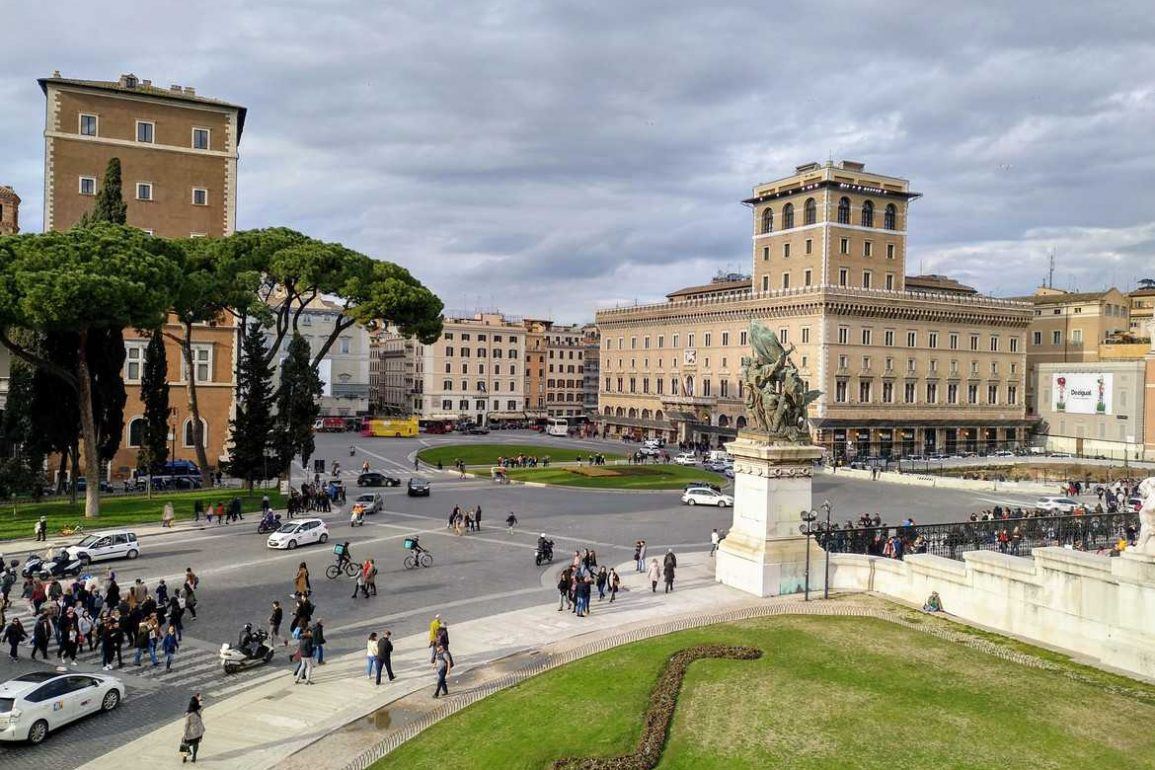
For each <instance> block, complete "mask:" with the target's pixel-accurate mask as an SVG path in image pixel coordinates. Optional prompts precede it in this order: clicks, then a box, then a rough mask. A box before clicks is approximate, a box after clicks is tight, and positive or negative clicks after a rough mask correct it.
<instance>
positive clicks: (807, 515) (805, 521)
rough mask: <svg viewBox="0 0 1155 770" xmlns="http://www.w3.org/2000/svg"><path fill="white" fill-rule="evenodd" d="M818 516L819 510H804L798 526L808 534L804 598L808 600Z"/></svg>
mask: <svg viewBox="0 0 1155 770" xmlns="http://www.w3.org/2000/svg"><path fill="white" fill-rule="evenodd" d="M817 518H818V513H817V512H815V511H803V512H802V524H800V525H799V526H798V531H799V532H801V533H802V534H804V535H806V584H805V588H804V594H803V599H802V600H803V601H807V602H808V601H810V536H811V535H813V534H815V533H816V532H817V530H816V529H815V528H814V522H815V520H816V519H817Z"/></svg>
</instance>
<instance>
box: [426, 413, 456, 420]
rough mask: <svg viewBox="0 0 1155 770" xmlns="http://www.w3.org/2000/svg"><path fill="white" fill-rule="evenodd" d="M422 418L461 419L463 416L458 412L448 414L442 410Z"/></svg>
mask: <svg viewBox="0 0 1155 770" xmlns="http://www.w3.org/2000/svg"><path fill="white" fill-rule="evenodd" d="M422 419H425V420H462V419H464V417H463V416H462V415H460V414H448V413H444V412H442V413H436V414H431V415H429V416H428V417H424V418H422Z"/></svg>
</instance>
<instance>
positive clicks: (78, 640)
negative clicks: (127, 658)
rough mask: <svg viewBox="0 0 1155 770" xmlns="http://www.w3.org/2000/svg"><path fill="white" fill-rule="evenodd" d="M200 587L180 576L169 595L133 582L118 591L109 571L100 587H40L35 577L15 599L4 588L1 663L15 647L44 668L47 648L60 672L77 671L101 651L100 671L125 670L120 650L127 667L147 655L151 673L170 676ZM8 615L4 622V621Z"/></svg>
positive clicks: (189, 574)
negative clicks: (19, 609)
mask: <svg viewBox="0 0 1155 770" xmlns="http://www.w3.org/2000/svg"><path fill="white" fill-rule="evenodd" d="M199 583H200V579H199V578H198V577H197V576H196V574H195V573H194V572H193V571H192V569H187V570H186V571H185V576H184V582H183V584H182V585H181V586H180V587H179V588H176V589H173V590H171V592H170V589H169V586H168V585H166V584H165V581H164V580H159V581H157V584H156V585H155V586H153V587H152V588H150V587H149V586H147V585H145V583H144V582H143V581H142V580H141V579H140V578H137V579H136V580H135V581H134V582H133V583H132V585H130V586H127V587H126V588H124V589H122V588H121V586H120V585H119V583H117V580H116V573H115V572H112V571H109V572H108V573H107V575H106V576H105V577H104V578H103V579H101V578H97V577H88V578H87V579H80V578H77V579H75V580H72V581H65V582H63V583H62V582H61V581H60V580H56V579H53V580H49V581H47V582H45V581H42V580H41V579H40V578H39V577H30V578H26V579H25V580H24V583H23V586H22V589H21V594H20V597H19V598H18V599H16V600H14V599H13V598H12V596H11V593H12V591H11V589H12V584H9V583H6V585H5V590H4V592H3V594H2V595H0V627H3V633H2V635H0V639H2V641H3V642H4V643H5V644H7V645H8V655H9V657H10V658H11V659H12V660H18V659H19V651H20V647H21V645H27V646H29V647H31V648H32V650H31V658H32V659H33V660H35V659H36V657H37V656H38V655H39V656H40V658H41V659H43V660H45V661H49V660H51V659H53V658H50V654H51V652H50V647H52V646H55V656H54V659H55V661H57V662H58V663H59V664H61V665H69V666H75V665H76V656H77V654H78V653H80V652H82V651H83V650H84V648H85V646H87V648H88V650H89V651H90V652H91V651H93V650H96V649H99V650H100V651H101V666H102V668H103V669H104V670H105V671H111V670H112V669H113V667H114V665H113V663H114V661H115V667H116V668H123V667H124V648H125V646H126V645H127V646H128V648H129V650H130V651H133V652H134V654H133V659H132V665H134V666H140V665H142V659H143V658H144V657H145V656H146V655H147V657H148V659H149V663H150V664H151V665H152V666H153V667H157V666H160V665H161V662H162V659H163V663H164V666H165V669H166V670H170V669H171V668H172V665H173V661H174V660H175V659H176V655H177V651H178V650H179V649H180V644H181V641H182V639H183V634H184V621H185V616H186V613H187V615H188V618H189V619H190V620H196V617H197V614H196V608H197V598H196V595H197V588H198V586H199ZM19 600H23V601H24V602H26V608H27V612H28V614H29V624H28V625H27V626H26V625H25V623H24V621H23V619H22V618H20V617H19V616H18V615H17V613H16V612H15V611H13V607H15V606H16V604H17V602H18V601H19ZM9 614H10V615H13V617H12V618H11V619H10V620H9V619H8V618H7V615H9Z"/></svg>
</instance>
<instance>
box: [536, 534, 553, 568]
mask: <svg viewBox="0 0 1155 770" xmlns="http://www.w3.org/2000/svg"><path fill="white" fill-rule="evenodd" d="M552 561H553V541H552V540H544V541H542V542H541V543H540V544H539V545H538V547H537V550H536V551H535V552H534V555H533V563H534V564H536V565H537V566H539V567H540V566H541V563H542V562H552Z"/></svg>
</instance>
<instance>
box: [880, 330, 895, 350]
mask: <svg viewBox="0 0 1155 770" xmlns="http://www.w3.org/2000/svg"><path fill="white" fill-rule="evenodd" d="M882 344H883V345H886V346H887V347H888V348H892V347H894V330H893V329H887V330H886V331H884V332H883V333H882Z"/></svg>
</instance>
